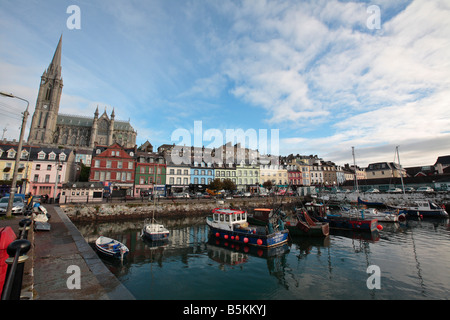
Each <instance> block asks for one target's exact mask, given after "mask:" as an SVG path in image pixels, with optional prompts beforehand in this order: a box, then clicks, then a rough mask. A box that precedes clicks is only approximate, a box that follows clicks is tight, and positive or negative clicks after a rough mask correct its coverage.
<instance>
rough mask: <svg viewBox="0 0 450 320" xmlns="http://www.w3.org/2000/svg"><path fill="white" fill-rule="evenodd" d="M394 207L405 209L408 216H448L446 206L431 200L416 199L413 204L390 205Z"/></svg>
mask: <svg viewBox="0 0 450 320" xmlns="http://www.w3.org/2000/svg"><path fill="white" fill-rule="evenodd" d="M390 207H392V208H394V209H399V210H404V211H405V212H406V214H407V215H408V216H412V217H424V218H426V217H432V218H446V217H448V213H447V211H445V208H443V207H439V206H438V205H437V204H435V203H434V202H432V201H429V200H415V201H413V202H412V203H411V204H406V205H397V206H390Z"/></svg>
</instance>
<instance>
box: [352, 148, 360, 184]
mask: <svg viewBox="0 0 450 320" xmlns="http://www.w3.org/2000/svg"><path fill="white" fill-rule="evenodd" d="M352 155H353V166H354V167H355V168H354V169H355V186H356V192H357V193H359V189H358V177H357V176H356V161H355V147H352Z"/></svg>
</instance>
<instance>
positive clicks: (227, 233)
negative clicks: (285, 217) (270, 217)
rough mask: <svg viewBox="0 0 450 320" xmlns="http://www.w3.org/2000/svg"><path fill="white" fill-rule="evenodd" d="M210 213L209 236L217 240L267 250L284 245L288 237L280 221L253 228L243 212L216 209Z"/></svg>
mask: <svg viewBox="0 0 450 320" xmlns="http://www.w3.org/2000/svg"><path fill="white" fill-rule="evenodd" d="M212 213H213V216H212V217H207V219H206V223H207V225H208V226H209V229H210V235H211V236H213V237H215V238H218V239H225V240H228V241H233V242H236V243H242V244H248V245H253V246H257V247H262V248H268V247H273V246H277V245H280V244H282V243H285V242H286V241H287V238H288V235H289V231H288V230H286V229H285V228H284V222H283V221H281V219H279V221H278V223H277V224H276V225H274V224H273V223H271V222H269V223H268V224H267V225H266V226H255V225H249V223H248V222H247V212H246V211H243V210H236V209H224V208H216V209H214V210H213V211H212Z"/></svg>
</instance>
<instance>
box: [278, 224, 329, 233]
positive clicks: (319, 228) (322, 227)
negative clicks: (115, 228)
mask: <svg viewBox="0 0 450 320" xmlns="http://www.w3.org/2000/svg"><path fill="white" fill-rule="evenodd" d="M286 228H287V229H288V230H289V234H290V235H291V236H305V237H326V236H328V235H329V234H330V226H329V223H327V222H316V225H315V226H308V225H306V224H305V223H302V222H297V223H296V224H294V223H290V222H286Z"/></svg>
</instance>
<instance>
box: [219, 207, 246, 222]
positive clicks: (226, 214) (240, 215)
mask: <svg viewBox="0 0 450 320" xmlns="http://www.w3.org/2000/svg"><path fill="white" fill-rule="evenodd" d="M213 220H214V222H217V223H227V224H234V223H244V222H247V212H245V211H242V210H233V209H214V210H213Z"/></svg>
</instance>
